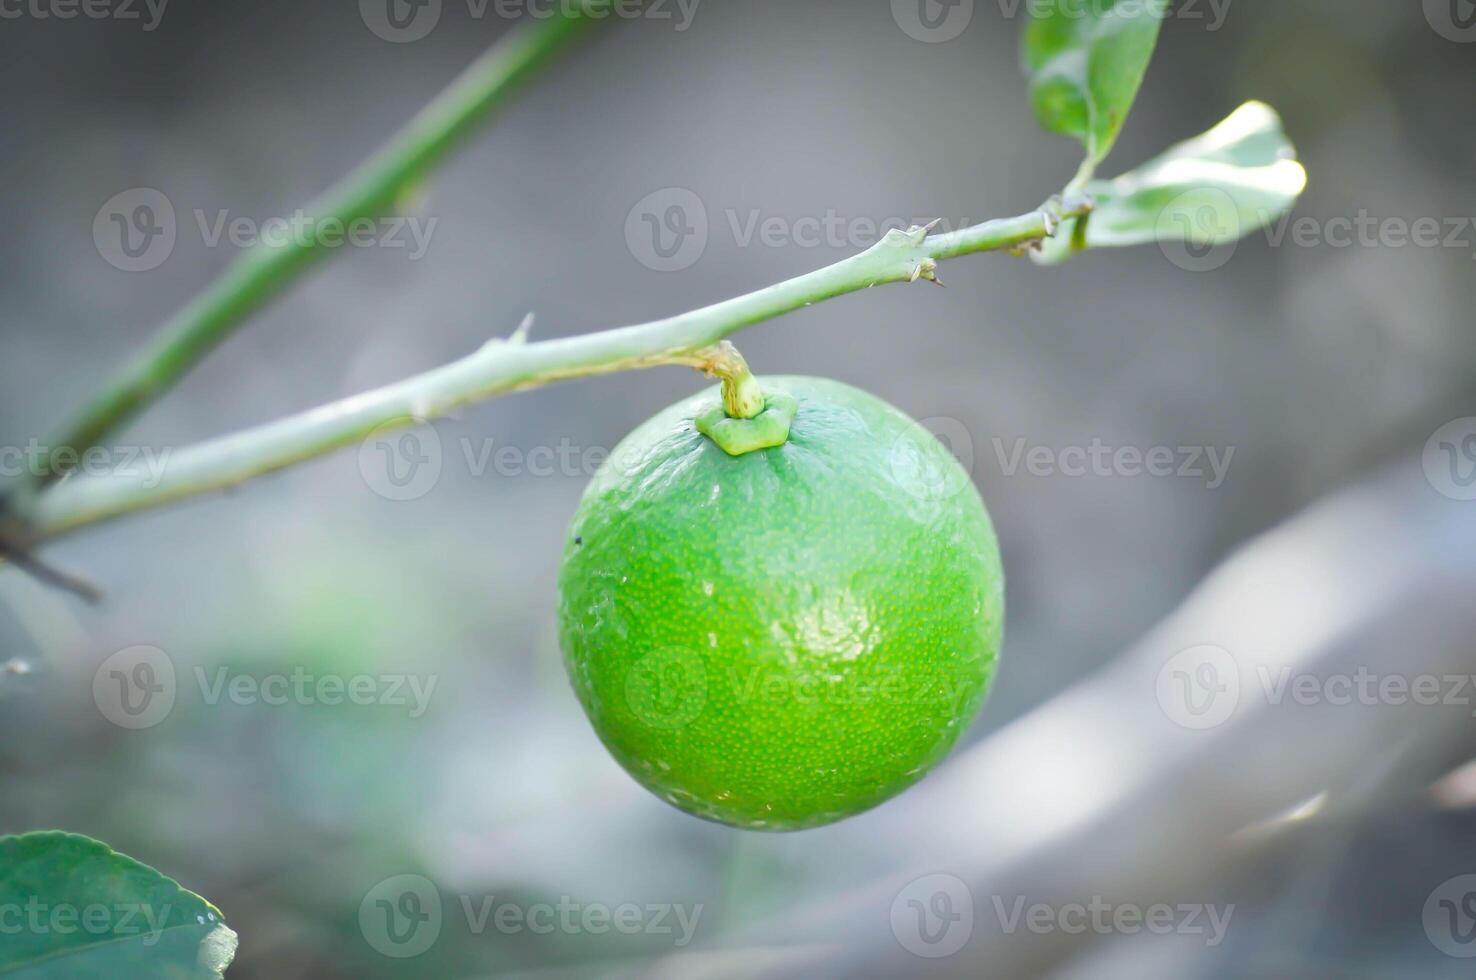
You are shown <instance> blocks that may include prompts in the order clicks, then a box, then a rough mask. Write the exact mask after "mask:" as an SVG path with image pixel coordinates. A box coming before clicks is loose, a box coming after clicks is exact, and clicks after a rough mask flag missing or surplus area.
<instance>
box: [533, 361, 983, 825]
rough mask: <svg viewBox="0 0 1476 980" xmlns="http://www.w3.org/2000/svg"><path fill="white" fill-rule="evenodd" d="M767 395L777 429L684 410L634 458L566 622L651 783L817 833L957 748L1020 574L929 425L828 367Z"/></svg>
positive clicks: (586, 529)
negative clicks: (1007, 572) (1007, 564)
mask: <svg viewBox="0 0 1476 980" xmlns="http://www.w3.org/2000/svg"><path fill="white" fill-rule="evenodd" d="M762 397H763V398H764V399H765V401H764V404H765V405H766V409H765V411H764V412H763V414H762V415H760V416H759V417H758V418H756V419H753V420H743V419H733V418H725V417H724V416H723V413H722V411H721V407H720V406H721V404H722V403H721V401H719V399H718V397H717V395H716V394H715V393H709V394H704V395H701V396H698V397H696V398H693V399H690V400H688V401H684V402H682V403H680V404H677V405H674V406H672V407H671V408H669V409H667V410H666V411H664V412H662V413H660V414H659V415H657V416H656V417H655V418H653V419H651V420H650V421H649V422H647V423H646V424H644V425H642V426H641V427H640V428H638V429H637V430H636V431H635V432H633V433H632V434H631V435H630V436H629V437H628V438H626V439H625V440H624V442H622V443H621V445H620V446H619V447H617V448H616V449H615V450H614V451H613V452H612V454H611V456H610V458H609V459H608V460H607V461H606V463H605V465H604V466H602V467H601V468H600V470H599V472H598V473H596V474H595V477H594V480H593V482H592V483H591V485H590V487H589V489H588V490H587V491H586V492H585V495H584V498H583V501H582V502H581V504H580V506H579V510H578V513H577V514H576V516H575V518H574V523H573V527H572V528H571V530H570V533H569V539H568V543H567V546H566V548H565V552H564V562H563V568H562V571H561V573H560V579H559V595H560V602H559V628H560V637H561V641H562V644H563V648H564V653H565V662H566V666H567V667H568V671H569V676H570V679H571V681H572V683H573V686H574V690H575V692H576V693H577V695H578V697H579V700H580V702H581V704H582V705H583V707H584V710H585V712H586V713H587V714H588V715H589V718H590V720H591V722H592V723H593V724H594V728H595V731H596V732H597V733H598V735H599V737H600V738H601V740H602V741H603V742H604V743H605V745H606V746H608V748H609V749H610V752H611V753H612V754H613V755H614V756H615V758H616V759H617V760H618V761H619V762H620V764H621V765H622V766H624V767H625V769H626V770H627V771H629V772H630V774H631V775H632V776H634V777H635V778H636V779H637V780H638V781H640V782H641V783H642V784H643V785H644V786H646V787H647V788H648V789H650V790H651V791H652V792H653V793H655V794H656V795H658V796H660V797H661V798H662V799H664V800H666V801H667V802H669V803H671V804H673V805H675V806H677V807H680V808H681V809H683V810H686V811H687V812H689V813H692V814H695V815H696V816H699V817H703V818H706V819H709V820H715V821H719V822H721V823H726V824H731V825H733V826H736V827H742V828H746V829H751V830H799V829H803V828H807V827H815V826H819V825H822V824H827V823H831V822H834V821H836V820H840V819H842V818H844V817H848V816H851V815H853V814H856V813H859V812H861V811H863V810H866V809H869V808H871V807H873V806H876V805H877V804H879V803H881V802H883V801H885V800H887V799H889V798H891V797H893V796H895V795H896V794H898V793H900V792H901V791H902V790H904V789H906V788H907V787H908V786H910V785H912V784H913V783H915V782H916V781H917V780H919V779H921V778H922V777H923V775H924V774H926V773H927V772H928V770H929V769H930V768H932V767H933V766H934V765H935V764H937V763H938V761H939V760H941V759H942V758H943V757H944V756H945V755H946V754H947V753H948V751H949V749H950V748H952V746H953V744H954V743H955V742H956V741H957V740H958V738H959V736H960V735H961V734H962V733H963V731H964V729H965V727H966V726H967V724H968V722H969V721H970V719H972V718H973V716H974V715H975V713H976V712H977V711H978V709H979V707H980V705H981V704H982V702H983V700H984V698H985V696H986V695H987V693H988V689H989V686H990V683H991V681H992V679H993V676H994V670H995V664H996V660H997V656H998V652H999V646H1000V642H1001V639H1002V635H1003V630H1004V573H1003V570H1002V569H1001V566H1000V558H999V547H998V544H997V542H996V540H995V536H994V529H993V527H992V525H991V524H990V521H989V515H988V513H987V512H986V511H985V509H984V502H983V501H982V500H981V499H980V497H979V494H978V492H977V491H976V490H975V489H974V486H973V484H972V482H971V481H970V479H969V477H968V474H967V473H966V472H965V471H964V469H963V467H961V466H960V465H959V463H958V461H957V460H956V459H955V458H954V457H953V455H952V454H951V453H950V452H949V451H948V449H947V448H945V447H944V446H943V444H942V443H941V442H939V441H938V439H937V438H936V437H935V436H934V435H933V434H932V433H931V432H929V431H928V430H927V429H925V428H924V427H923V426H921V425H920V424H918V423H916V422H914V421H912V420H911V419H909V418H908V417H907V416H906V415H904V414H902V413H901V412H900V411H898V410H897V409H895V408H893V407H892V406H890V405H888V404H887V403H885V402H883V401H881V400H880V399H877V398H875V397H873V396H871V395H868V394H866V393H865V392H862V391H858V390H857V389H855V388H851V387H849V386H847V385H843V384H840V383H837V382H834V381H826V380H822V379H818V378H800V377H775V378H765V379H763V380H762ZM776 420H777V422H776ZM776 424H778V425H779V427H780V429H781V431H780V432H779V434H778V437H777V438H774V432H773V431H772V430H773V429H774V427H775V425H776ZM786 428H787V430H788V432H787V438H786V436H785V434H784V432H783V431H782V430H783V429H786ZM729 430H731V431H729ZM708 432H712V433H713V435H711V436H710V435H707V434H705V433H708ZM755 433H757V435H755ZM720 434H721V435H720ZM715 438H721V441H722V442H723V444H724V445H725V446H726V447H727V451H725V450H724V448H720V446H719V445H718V443H717V442H715V441H714V439H715ZM755 446H757V447H759V448H753V447H755ZM730 452H731V453H733V455H730Z"/></svg>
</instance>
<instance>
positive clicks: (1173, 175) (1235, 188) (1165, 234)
mask: <svg viewBox="0 0 1476 980" xmlns="http://www.w3.org/2000/svg"><path fill="white" fill-rule="evenodd" d="M1306 186H1307V172H1306V171H1305V170H1304V169H1302V165H1301V164H1300V163H1298V162H1297V154H1296V150H1295V149H1294V148H1293V147H1292V145H1291V143H1290V141H1288V140H1287V138H1286V133H1285V132H1283V130H1282V126H1281V117H1280V116H1278V115H1277V114H1276V111H1275V110H1274V109H1272V108H1271V107H1270V106H1268V105H1266V104H1265V103H1264V102H1247V103H1246V104H1245V105H1243V106H1241V107H1240V108H1239V109H1236V110H1235V112H1233V113H1231V115H1230V117H1229V118H1227V119H1226V120H1225V121H1224V122H1222V123H1220V124H1219V125H1218V126H1216V127H1215V128H1214V129H1211V130H1210V131H1209V132H1207V133H1204V134H1203V135H1201V136H1196V137H1195V138H1194V139H1191V140H1186V141H1185V142H1183V143H1180V144H1178V145H1177V146H1174V147H1171V148H1169V150H1168V151H1167V152H1165V153H1163V154H1162V155H1161V156H1158V157H1156V158H1155V159H1153V160H1151V161H1149V162H1148V163H1145V164H1144V165H1143V166H1141V167H1139V168H1137V169H1136V170H1133V171H1130V172H1128V173H1125V174H1123V175H1122V176H1121V177H1118V178H1116V179H1115V180H1094V181H1091V182H1090V183H1088V184H1087V185H1086V188H1085V190H1086V192H1087V193H1088V194H1090V195H1091V197H1092V199H1093V200H1094V201H1095V202H1096V207H1095V209H1094V210H1093V212H1092V213H1091V214H1090V215H1089V216H1088V217H1086V218H1084V219H1080V220H1073V221H1069V222H1067V223H1066V224H1064V225H1063V226H1062V227H1061V229H1060V230H1059V231H1058V232H1057V234H1056V237H1055V238H1053V239H1051V240H1049V241H1047V242H1046V243H1045V245H1044V247H1043V248H1042V249H1041V251H1039V252H1038V253H1036V254H1035V257H1036V259H1037V261H1040V262H1042V263H1045V264H1052V263H1055V262H1061V261H1064V260H1066V259H1067V258H1070V257H1071V255H1072V254H1074V253H1076V252H1079V251H1082V250H1083V249H1087V248H1111V247H1118V246H1123V245H1144V244H1149V243H1152V242H1159V243H1164V242H1185V243H1188V244H1190V245H1192V246H1194V247H1196V248H1208V247H1212V246H1215V245H1223V244H1226V243H1229V242H1234V241H1238V240H1239V239H1241V238H1243V237H1245V236H1246V235H1249V234H1251V233H1253V232H1256V231H1259V230H1260V229H1262V228H1265V227H1268V226H1269V225H1271V224H1273V223H1275V222H1276V221H1278V220H1279V219H1280V218H1281V216H1282V215H1284V214H1285V213H1286V212H1287V211H1289V210H1290V209H1291V208H1292V206H1293V205H1294V204H1295V203H1296V201H1297V198H1298V197H1299V196H1300V195H1301V193H1302V191H1303V190H1304V189H1305V188H1306Z"/></svg>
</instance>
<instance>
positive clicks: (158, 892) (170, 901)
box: [0, 833, 236, 980]
mask: <svg viewBox="0 0 1476 980" xmlns="http://www.w3.org/2000/svg"><path fill="white" fill-rule="evenodd" d="M235 955H236V934H235V933H234V932H232V931H231V930H230V929H228V928H226V925H225V923H224V922H223V921H221V914H220V910H219V909H217V908H216V907H215V906H213V905H211V904H210V903H209V902H207V901H205V900H204V899H203V898H201V897H200V896H198V895H194V894H191V893H190V892H187V891H185V890H184V889H183V888H181V887H180V886H179V885H178V884H176V883H175V882H173V881H171V880H170V879H168V878H166V877H164V876H163V875H161V874H159V872H157V871H155V870H154V869H153V868H150V867H147V866H145V865H142V864H140V863H138V862H137V861H135V860H133V859H132V858H129V857H124V856H123V855H121V854H118V853H116V852H115V851H113V850H112V849H111V848H109V847H108V846H107V845H106V844H103V843H100V842H98V841H95V840H92V839H91V838H88V837H79V836H77V835H75V834H62V833H39V834H24V835H22V836H19V837H0V977H4V978H5V980H71V978H77V980H81V978H87V977H107V978H108V980H135V978H137V980H145V978H147V980H218V978H220V977H221V976H222V975H223V973H224V971H225V968H226V967H227V966H229V965H230V962H231V959H232V958H233V957H234V956H235Z"/></svg>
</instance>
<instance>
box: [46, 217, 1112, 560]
mask: <svg viewBox="0 0 1476 980" xmlns="http://www.w3.org/2000/svg"><path fill="white" fill-rule="evenodd" d="M1090 210H1091V204H1090V203H1089V202H1087V201H1085V200H1075V201H1071V202H1068V203H1066V204H1062V203H1061V202H1060V201H1056V200H1053V201H1051V202H1049V203H1048V204H1046V205H1045V206H1044V207H1043V208H1041V209H1040V210H1038V211H1033V212H1031V213H1029V214H1025V215H1021V216H1019V217H1016V218H1005V219H1001V220H998V221H990V222H986V223H984V224H982V225H975V226H974V227H971V228H964V229H961V230H959V231H954V232H950V233H948V234H942V235H932V236H930V235H929V229H926V228H913V229H910V230H909V231H900V230H897V231H892V232H889V233H888V234H887V236H886V237H885V238H884V239H883V240H882V241H881V242H879V243H877V244H876V245H875V246H873V247H872V248H870V249H868V250H867V251H865V252H863V253H861V254H860V255H856V256H853V257H851V258H849V259H845V260H843V261H841V262H838V263H836V264H835V265H831V266H828V267H826V268H824V269H820V270H818V271H816V272H811V273H809V274H807V275H803V276H800V277H798V278H796V279H791V280H789V281H787V282H783V283H779V284H778V285H774V286H770V287H768V288H766V289H761V290H759V291H757V292H754V293H749V294H747V295H745V296H740V297H738V298H736V299H731V300H728V301H726V302H723V303H718V304H715V305H713V306H708V307H705V308H703V309H700V310H695V311H693V312H690V313H684V314H681V315H680V316H675V317H671V318H669V319H665V320H658V321H655V322H653V323H646V324H641V325H639V326H632V327H623V328H620V329H617V330H609V331H605V332H603V333H593V334H586V335H584V336H580V337H571V338H567V339H562V340H550V341H544V342H541V343H535V344H530V343H527V342H526V340H525V337H524V333H525V331H524V330H523V329H520V330H519V331H518V333H517V334H515V335H514V336H513V337H512V338H511V339H510V340H494V341H492V342H490V343H488V344H487V345H486V346H484V347H483V348H482V349H481V350H479V351H477V352H476V353H474V354H472V355H470V356H469V357H466V358H463V359H462V360H459V361H456V362H454V363H452V364H449V365H447V366H445V367H442V368H438V369H436V370H433V371H429V372H427V373H425V374H421V375H417V376H415V377H413V378H409V379H407V380H405V381H401V382H399V383H397V384H393V385H390V386H388V387H385V388H380V389H378V390H376V391H371V392H368V393H366V394H362V395H358V396H355V397H353V398H348V399H346V400H344V401H341V402H336V403H334V404H331V405H325V406H323V407H321V408H317V409H313V410H311V411H308V412H305V413H303V414H301V415H296V416H292V417H290V418H286V419H282V420H281V421H278V422H274V423H271V424H269V425H264V426H261V427H259V428H255V429H250V430H247V431H245V432H241V433H238V434H236V435H232V436H227V437H225V438H222V439H217V440H215V441H212V442H208V443H204V444H202V445H199V446H196V447H193V448H189V449H185V450H183V451H181V452H178V453H176V454H174V456H173V457H172V458H171V459H170V460H169V461H168V463H167V464H166V465H165V469H164V473H163V475H162V477H159V478H158V479H157V481H155V480H151V479H150V478H148V477H146V476H122V475H112V476H98V477H74V478H72V479H69V480H67V481H66V482H64V483H62V484H60V485H57V486H54V487H52V488H51V489H50V490H49V491H48V492H47V493H45V494H42V495H40V496H39V497H36V498H35V499H33V500H30V501H28V502H27V507H26V509H25V510H24V512H23V514H22V517H23V518H24V522H25V523H24V526H25V527H26V529H27V530H26V534H25V540H24V541H22V542H20V544H21V546H22V547H24V548H29V547H31V546H33V545H35V544H38V543H40V542H41V541H44V540H47V539H50V538H55V537H58V536H60V535H64V534H67V533H69V532H72V531H75V530H77V529H79V528H83V527H87V526H89V525H92V524H97V523H100V522H102V521H107V520H110V519H112V518H116V517H120V516H122V515H124V514H129V513H132V512H134V511H139V510H144V509H147V508H152V507H158V506H161V505H163V504H167V503H170V502H172V501H177V500H181V499H184V498H187V497H193V496H197V495H200V494H204V493H210V492H212V491H217V490H224V489H228V488H230V487H234V486H237V485H239V484H241V483H244V482H246V481H247V480H250V479H252V478H254V477H258V476H261V475H263V474H266V473H271V472H274V471H276V470H281V469H285V468H286V467H289V466H292V465H293V464H295V463H300V462H302V461H304V460H308V459H312V458H314V457H316V456H321V455H323V454H325V453H329V452H332V451H333V450H335V449H339V448H341V447H344V446H349V445H352V444H354V443H356V442H360V441H362V440H363V439H365V438H366V437H368V436H370V435H371V434H373V433H376V432H378V431H381V430H383V429H384V428H386V427H392V426H408V425H413V424H416V423H421V422H426V421H429V420H431V419H436V418H440V417H442V416H444V415H446V414H447V413H449V412H451V411H454V410H455V409H457V408H459V407H460V406H463V405H466V404H468V403H470V402H474V401H478V400H481V399H484V398H488V397H491V396H493V395H498V394H503V393H505V392H510V391H519V390H522V389H526V388H534V387H537V386H539V385H545V384H549V383H551V382H555V381H564V380H567V379H570V378H578V377H586V376H590V375H597V374H608V373H611V372H615V371H625V370H633V369H637V368H649V367H657V366H661V365H685V366H688V367H694V368H697V369H699V370H710V369H711V366H712V364H713V357H714V352H713V351H712V350H711V348H712V347H713V345H715V344H717V343H718V342H719V341H720V340H722V339H723V338H724V337H726V336H728V335H729V334H732V333H735V332H737V331H739V330H742V329H743V328H745V327H748V326H752V325H753V324H756V323H760V322H762V321H764V320H770V319H773V318H774V317H777V316H781V315H783V314H785V313H789V312H792V311H794V310H799V309H802V308H804V307H807V306H811V305H813V304H815V303H818V302H820V301H822V300H827V299H831V298H832V297H836V296H841V295H844V294H846V293H853V292H857V291H859V290H862V289H868V288H870V287H872V286H877V285H881V284H883V283H895V282H915V281H917V280H918V279H927V280H930V281H933V282H937V269H938V263H939V262H941V261H943V260H944V259H949V258H953V257H956V256H960V255H967V254H971V253H976V252H988V251H997V250H1001V249H1008V250H1012V251H1023V250H1024V249H1027V248H1029V247H1031V246H1034V245H1038V244H1039V243H1040V242H1042V241H1043V240H1044V239H1046V238H1049V237H1050V236H1051V235H1053V234H1054V233H1055V231H1056V229H1057V228H1058V227H1060V225H1061V222H1062V221H1064V220H1066V219H1069V218H1076V217H1082V216H1083V215H1085V214H1087V213H1088V212H1089V211H1090Z"/></svg>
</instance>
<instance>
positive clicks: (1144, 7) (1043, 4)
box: [1023, 0, 1168, 176]
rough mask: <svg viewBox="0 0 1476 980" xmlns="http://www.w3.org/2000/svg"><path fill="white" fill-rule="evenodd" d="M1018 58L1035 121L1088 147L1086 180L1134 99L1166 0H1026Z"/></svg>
mask: <svg viewBox="0 0 1476 980" xmlns="http://www.w3.org/2000/svg"><path fill="white" fill-rule="evenodd" d="M1024 2H1025V3H1026V5H1027V7H1029V9H1030V11H1031V20H1030V23H1029V24H1028V25H1026V28H1025V44H1024V51H1023V60H1024V63H1025V71H1026V73H1027V74H1029V75H1030V76H1031V84H1030V101H1031V104H1032V105H1033V106H1034V107H1035V115H1036V117H1037V118H1038V119H1039V120H1040V124H1041V125H1042V126H1044V127H1045V128H1046V129H1047V130H1049V131H1050V132H1053V133H1061V134H1062V135H1064V136H1074V137H1075V138H1077V139H1079V140H1081V142H1082V145H1083V146H1085V147H1086V153H1087V159H1086V163H1085V164H1084V165H1083V167H1082V172H1083V174H1084V175H1087V176H1089V175H1090V174H1091V172H1092V171H1093V169H1094V168H1095V167H1096V165H1097V164H1098V163H1100V162H1102V160H1103V159H1104V158H1105V157H1106V156H1107V153H1108V151H1109V150H1111V149H1112V144H1113V143H1115V142H1116V141H1117V134H1118V133H1119V132H1121V131H1122V124H1123V120H1125V119H1126V118H1127V114H1128V110H1129V109H1131V108H1132V106H1133V100H1134V99H1135V98H1137V95H1138V89H1139V88H1140V87H1141V86H1142V84H1143V75H1144V74H1145V73H1146V72H1147V71H1148V62H1149V60H1150V59H1151V58H1152V57H1153V48H1154V46H1155V45H1157V43H1158V29H1159V27H1160V26H1161V25H1162V23H1163V17H1164V13H1165V12H1166V11H1167V9H1168V0H1024Z"/></svg>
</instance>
